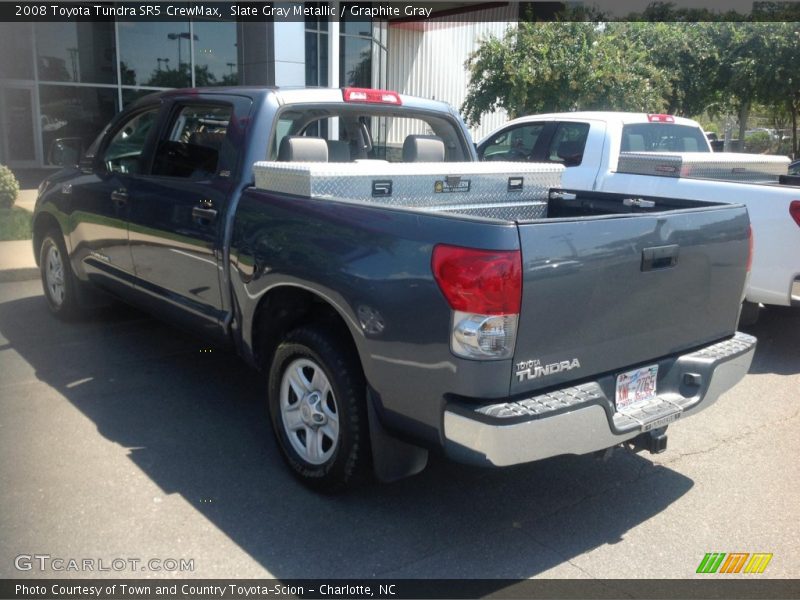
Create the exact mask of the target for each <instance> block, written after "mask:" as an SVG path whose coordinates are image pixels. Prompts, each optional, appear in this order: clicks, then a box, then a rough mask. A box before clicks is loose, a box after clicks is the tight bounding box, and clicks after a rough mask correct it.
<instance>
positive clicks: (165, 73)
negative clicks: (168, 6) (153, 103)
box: [119, 21, 199, 88]
mask: <svg viewBox="0 0 800 600" xmlns="http://www.w3.org/2000/svg"><path fill="white" fill-rule="evenodd" d="M198 39H199V38H198V37H197V35H195V41H197V40H198ZM191 41H192V40H191V34H190V33H189V23H188V22H173V23H157V22H152V21H147V22H141V23H125V22H120V23H119V48H120V72H121V74H122V75H121V76H122V84H123V85H147V86H153V87H176V88H181V87H189V86H190V85H191V84H192V77H191Z"/></svg>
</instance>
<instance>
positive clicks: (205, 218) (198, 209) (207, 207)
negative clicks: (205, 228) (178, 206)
mask: <svg viewBox="0 0 800 600" xmlns="http://www.w3.org/2000/svg"><path fill="white" fill-rule="evenodd" d="M192 218H193V219H194V220H195V222H196V223H198V224H199V225H208V224H209V223H211V222H213V221H214V219H216V218H217V209H215V208H212V205H211V203H210V202H209V203H206V202H203V203H201V204H200V205H199V206H193V207H192Z"/></svg>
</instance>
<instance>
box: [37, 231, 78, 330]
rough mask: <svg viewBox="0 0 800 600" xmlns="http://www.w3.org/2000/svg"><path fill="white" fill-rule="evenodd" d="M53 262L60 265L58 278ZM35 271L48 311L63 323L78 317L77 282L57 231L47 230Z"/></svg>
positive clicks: (64, 246)
mask: <svg viewBox="0 0 800 600" xmlns="http://www.w3.org/2000/svg"><path fill="white" fill-rule="evenodd" d="M57 263H60V277H59V274H58V271H59V269H58V267H57V266H56V264H57ZM39 272H40V274H41V278H42V288H43V289H44V297H45V300H47V306H48V308H49V309H50V312H52V313H53V314H54V315H55V316H57V317H58V318H60V319H64V320H70V319H74V318H76V317H78V316H80V315H81V309H82V303H81V297H80V289H79V282H78V280H77V279H76V278H75V275H74V274H73V272H72V267H71V266H70V262H69V254H68V253H67V247H66V245H65V244H64V238H63V236H62V235H61V232H60V231H59V230H57V229H51V230H50V231H48V232H47V234H46V235H45V236H44V239H43V240H42V245H41V246H40V247H39ZM59 282H60V283H59Z"/></svg>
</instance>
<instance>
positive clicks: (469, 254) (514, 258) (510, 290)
mask: <svg viewBox="0 0 800 600" xmlns="http://www.w3.org/2000/svg"><path fill="white" fill-rule="evenodd" d="M432 265H433V276H434V277H435V278H436V282H437V283H438V284H439V287H440V288H441V290H442V293H443V294H444V296H445V298H447V302H448V303H449V304H450V307H451V308H453V310H458V311H462V312H465V313H476V314H481V315H510V314H519V308H520V303H521V298H522V259H521V256H520V253H519V251H518V250H509V251H504V250H476V249H473V248H462V247H459V246H445V245H439V246H436V247H435V248H434V249H433V260H432Z"/></svg>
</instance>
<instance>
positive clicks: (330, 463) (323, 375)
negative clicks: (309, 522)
mask: <svg viewBox="0 0 800 600" xmlns="http://www.w3.org/2000/svg"><path fill="white" fill-rule="evenodd" d="M269 407H270V417H271V420H272V426H273V429H274V430H275V435H276V437H277V439H278V444H279V445H280V448H281V451H282V453H283V456H284V459H285V460H286V462H287V464H288V465H289V467H290V468H291V470H292V472H293V473H294V474H295V475H296V476H297V477H298V478H299V479H300V480H302V481H303V483H305V484H306V485H308V486H310V487H312V488H314V489H317V490H321V491H337V490H340V489H342V488H345V487H348V486H352V485H354V484H357V483H360V482H361V481H363V480H364V479H365V478H366V476H367V474H368V473H369V460H370V452H369V437H368V424H367V414H366V385H365V383H364V376H363V374H362V372H361V368H360V365H359V364H358V361H357V360H356V358H355V356H353V350H352V348H351V347H349V345H347V344H343V343H342V342H341V341H340V338H339V337H338V336H337V335H336V334H335V333H333V332H332V331H329V330H328V329H325V328H323V327H302V328H300V329H296V330H294V331H292V332H290V333H289V334H288V335H287V336H286V338H285V339H284V341H283V342H282V343H281V344H280V345H279V346H278V348H277V350H276V351H275V354H274V358H273V361H272V365H271V367H270V372H269Z"/></svg>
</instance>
